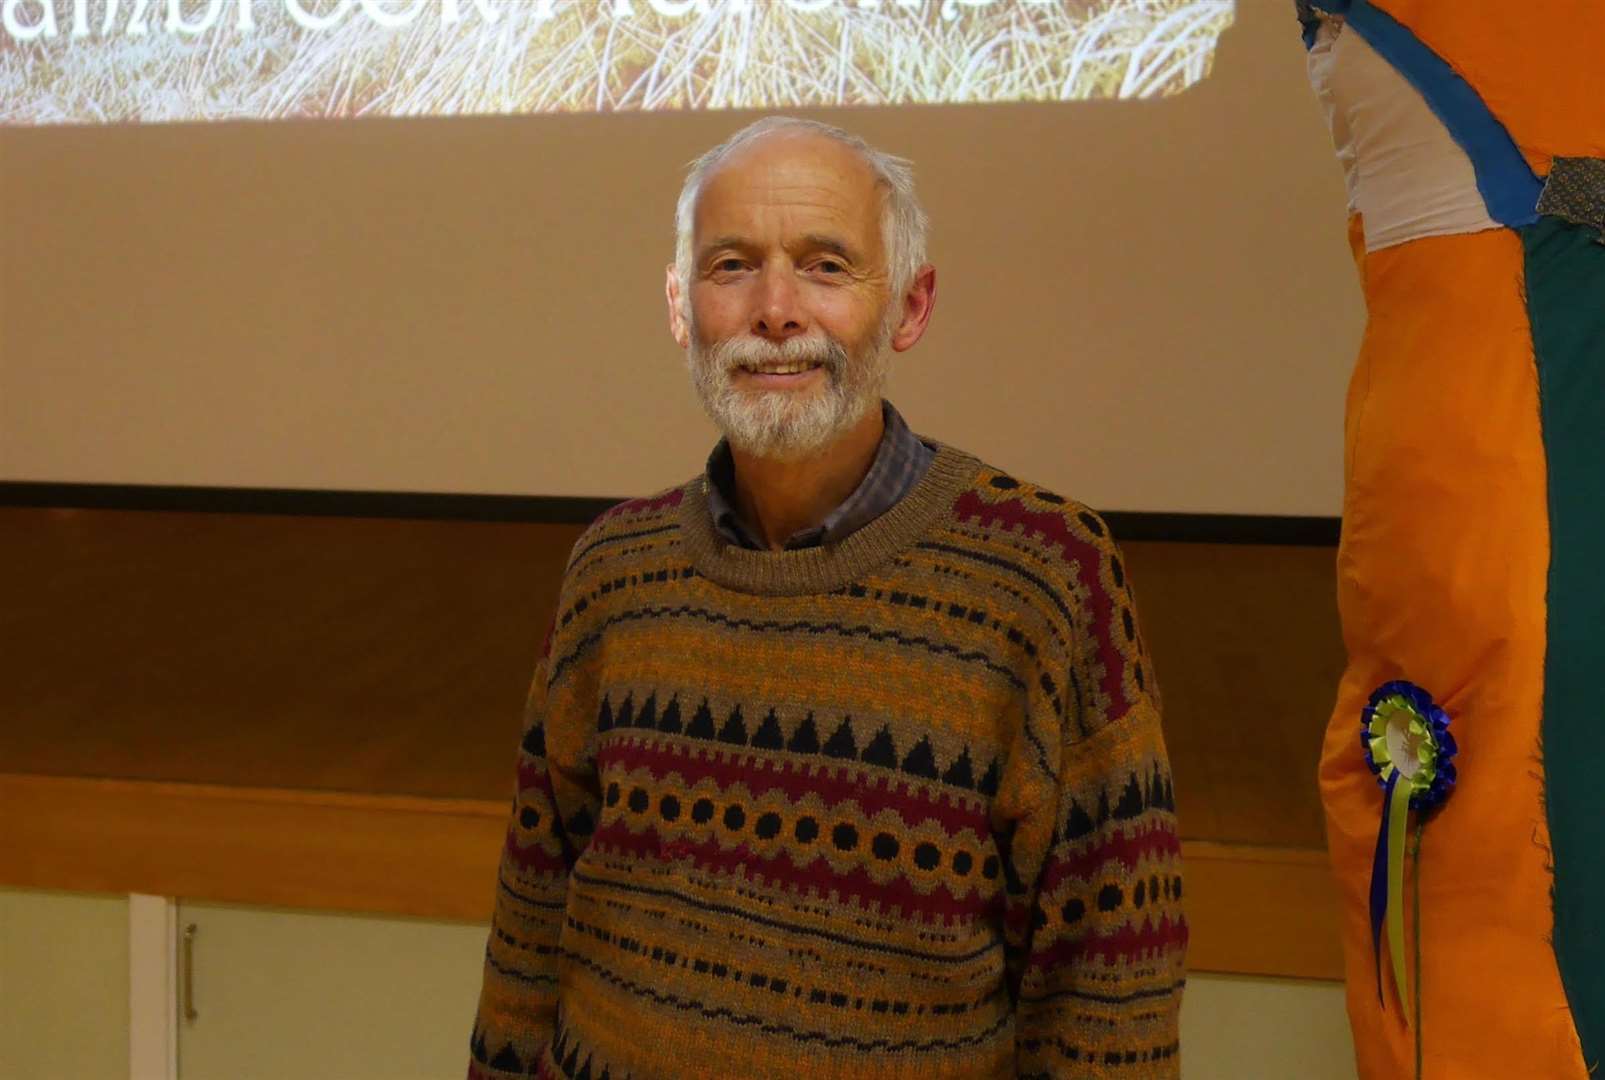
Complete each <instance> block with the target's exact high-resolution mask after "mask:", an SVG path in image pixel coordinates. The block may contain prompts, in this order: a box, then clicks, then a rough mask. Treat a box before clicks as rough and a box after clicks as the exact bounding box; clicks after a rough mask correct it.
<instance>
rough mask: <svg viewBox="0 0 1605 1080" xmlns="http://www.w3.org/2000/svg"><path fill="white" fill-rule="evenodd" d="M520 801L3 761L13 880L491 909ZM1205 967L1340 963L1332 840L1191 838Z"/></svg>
mask: <svg viewBox="0 0 1605 1080" xmlns="http://www.w3.org/2000/svg"><path fill="white" fill-rule="evenodd" d="M506 815H507V804H506V803H505V802H496V801H490V800H480V799H447V798H422V797H417V796H402V795H368V794H347V793H341V792H320V791H292V790H285V789H277V788H240V787H227V786H218V785H207V784H182V783H164V782H157V781H148V780H105V779H93V778H84V777H59V776H41V775H30V774H22V773H0V850H4V851H5V852H7V856H6V858H5V859H4V860H0V885H10V886H17V887H23V888H37V889H68V890H78V891H87V892H112V893H129V892H138V893H151V894H155V895H160V896H177V897H182V898H184V899H189V900H207V901H220V902H229V903H241V904H258V905H270V906H279V907H292V908H309V909H318V910H330V911H350V912H367V913H375V914H389V915H414V916H423V917H429V918H438V919H461V920H466V921H475V922H485V921H488V920H489V918H490V909H491V903H492V898H493V895H494V890H495V885H494V883H495V874H496V861H497V856H498V854H499V852H500V850H501V844H502V837H503V833H504V830H505V828H506V820H507V818H506ZM1182 854H1183V857H1184V858H1185V860H1186V864H1187V869H1186V875H1187V877H1186V881H1187V890H1188V892H1187V914H1188V921H1189V923H1190V924H1191V927H1192V945H1191V950H1190V965H1189V966H1190V967H1191V968H1192V969H1193V970H1195V971H1210V972H1226V973H1236V974H1251V975H1278V976H1292V977H1301V978H1316V979H1338V978H1342V956H1341V953H1340V951H1339V948H1338V935H1337V901H1336V895H1335V893H1334V890H1333V886H1332V881H1331V876H1330V873H1329V871H1328V869H1327V862H1326V855H1325V853H1324V852H1321V851H1312V850H1307V849H1301V848H1275V847H1250V846H1244V845H1232V844H1218V843H1212V842H1209V841H1203V840H1185V841H1183V843H1182Z"/></svg>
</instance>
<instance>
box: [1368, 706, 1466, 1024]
mask: <svg viewBox="0 0 1605 1080" xmlns="http://www.w3.org/2000/svg"><path fill="white" fill-rule="evenodd" d="M1360 748H1361V750H1362V751H1363V752H1364V754H1365V763H1366V765H1367V766H1369V767H1370V769H1371V771H1372V772H1373V773H1374V774H1376V778H1377V785H1378V786H1379V787H1381V788H1382V823H1381V826H1380V827H1379V828H1378V829H1377V846H1376V855H1375V857H1374V858H1373V860H1372V863H1371V950H1372V954H1373V956H1374V957H1375V960H1376V969H1377V1000H1378V1001H1382V1000H1384V999H1383V996H1382V930H1383V927H1384V925H1385V926H1386V927H1387V935H1388V956H1389V959H1390V961H1391V967H1392V969H1393V986H1394V991H1395V993H1396V994H1397V995H1398V1001H1399V1004H1400V1008H1401V1011H1403V1012H1404V1014H1405V1018H1406V1022H1410V1013H1409V1010H1408V1009H1407V1008H1405V1007H1404V1003H1405V1002H1406V1001H1408V1000H1410V999H1409V998H1408V996H1407V995H1406V993H1405V985H1406V982H1407V979H1406V975H1405V966H1404V848H1405V831H1406V825H1407V823H1408V820H1409V816H1410V813H1411V811H1414V812H1415V813H1416V814H1417V815H1418V821H1419V820H1421V817H1420V816H1421V815H1426V814H1428V813H1430V812H1431V811H1432V810H1434V809H1436V808H1437V807H1439V806H1441V805H1443V802H1444V800H1446V799H1448V797H1449V795H1450V793H1451V792H1452V791H1453V790H1454V786H1455V776H1456V774H1455V766H1454V760H1453V759H1454V756H1455V753H1456V751H1457V749H1458V748H1457V747H1456V745H1455V738H1454V735H1453V734H1451V733H1450V731H1449V714H1448V713H1446V712H1444V710H1443V708H1442V707H1441V706H1439V705H1438V703H1437V702H1435V701H1433V700H1432V695H1431V694H1429V693H1427V692H1426V691H1425V690H1423V689H1422V688H1421V687H1419V686H1417V685H1416V684H1415V683H1412V682H1407V681H1405V680H1403V679H1395V680H1393V681H1391V682H1385V683H1383V684H1382V685H1381V686H1379V687H1377V689H1376V690H1375V692H1373V693H1372V694H1371V697H1370V700H1369V701H1367V702H1366V705H1365V708H1364V709H1362V710H1361V711H1360ZM1416 932H1417V933H1420V928H1419V927H1418V928H1417V931H1416ZM1417 977H1418V978H1419V972H1418V973H1417Z"/></svg>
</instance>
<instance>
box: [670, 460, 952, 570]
mask: <svg viewBox="0 0 1605 1080" xmlns="http://www.w3.org/2000/svg"><path fill="white" fill-rule="evenodd" d="M925 441H926V442H927V443H931V440H929V439H927V440H925ZM932 445H934V446H935V447H936V457H935V459H934V460H933V461H932V462H931V465H930V468H928V469H926V470H925V475H924V476H922V477H921V478H920V481H919V483H917V484H916V485H914V488H913V490H911V491H910V492H909V493H908V494H907V495H905V496H903V498H902V499H901V500H899V501H898V502H897V504H896V505H894V506H893V507H892V508H891V509H889V510H887V511H886V512H885V513H884V514H882V515H880V516H879V517H878V518H876V519H875V520H874V521H871V522H870V523H869V524H867V525H865V526H864V527H863V528H861V529H858V530H857V531H855V532H853V533H851V534H850V535H848V536H846V537H844V538H843V539H842V540H840V541H839V542H836V543H826V544H822V545H820V546H818V547H810V548H800V549H797V550H793V551H749V550H747V549H746V548H742V547H738V546H736V545H734V544H731V543H728V542H727V541H726V540H725V539H724V537H722V536H720V535H719V533H718V531H717V529H716V528H715V527H714V524H713V515H712V514H711V513H710V512H709V510H708V477H707V474H706V473H704V474H702V475H699V476H697V477H696V478H695V479H693V480H692V481H690V482H689V483H688V484H686V485H685V487H684V489H683V492H684V494H683V497H682V498H681V500H680V513H679V518H680V534H681V537H682V540H683V542H684V544H685V547H686V553H687V554H688V555H689V556H690V558H691V563H692V565H693V566H695V567H696V569H697V573H699V574H701V575H702V576H703V577H705V578H707V579H708V580H709V581H712V582H714V583H715V584H718V585H723V586H724V587H725V588H727V589H734V590H735V591H737V592H745V593H758V594H764V595H769V596H801V595H804V594H807V593H820V592H829V591H831V590H832V589H839V588H841V587H842V586H843V585H846V584H847V583H848V582H850V581H854V580H856V579H858V578H861V577H864V576H865V575H867V574H870V573H872V572H873V571H875V570H876V569H877V568H879V567H880V566H882V565H883V564H885V563H886V562H888V561H889V560H890V559H892V558H893V557H894V556H895V555H897V554H898V553H899V552H901V551H903V550H904V549H906V548H908V547H909V546H910V545H912V544H913V543H914V542H915V541H916V540H918V539H919V538H920V537H921V536H923V535H924V534H925V533H926V532H927V531H928V530H929V529H930V528H931V526H932V525H934V524H935V523H936V522H937V520H938V519H940V518H941V517H942V516H943V515H944V514H946V513H948V512H949V511H950V510H951V508H952V506H953V501H954V500H955V499H957V498H958V497H959V495H960V494H961V493H962V492H963V491H964V490H965V489H966V488H968V487H970V486H971V485H972V484H973V483H974V482H975V477H976V474H977V473H978V472H979V471H980V467H981V463H980V462H979V461H977V460H976V459H975V458H974V457H973V456H972V455H970V454H967V453H965V452H964V451H962V450H958V449H955V448H954V447H951V446H945V445H943V444H941V443H932Z"/></svg>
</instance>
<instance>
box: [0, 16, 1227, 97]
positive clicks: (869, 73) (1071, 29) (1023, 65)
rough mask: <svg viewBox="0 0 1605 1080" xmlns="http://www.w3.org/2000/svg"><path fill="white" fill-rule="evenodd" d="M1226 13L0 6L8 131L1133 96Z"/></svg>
mask: <svg viewBox="0 0 1605 1080" xmlns="http://www.w3.org/2000/svg"><path fill="white" fill-rule="evenodd" d="M1231 16H1232V4H1231V0H1155V2H1141V0H1139V2H1124V3H1109V2H1107V0H0V17H3V26H4V34H3V36H0V45H3V46H4V48H3V49H0V121H4V122H6V123H11V124H42V123H93V122H108V121H127V120H144V121H164V120H166V121H176V120H220V119H271V118H283V117H335V116H339V117H350V116H438V115H465V114H487V113H545V112H584V111H597V112H602V111H612V110H619V109H646V110H658V109H724V108H741V109H795V108H804V107H820V106H838V105H927V104H951V103H958V102H965V103H986V102H1005V101H1076V100H1087V99H1093V98H1144V97H1153V96H1158V95H1165V94H1172V93H1176V92H1178V91H1181V90H1184V89H1186V88H1187V87H1188V86H1190V85H1191V84H1193V83H1194V82H1196V81H1198V80H1199V79H1200V78H1202V77H1203V76H1204V75H1205V73H1206V72H1207V71H1208V70H1209V64H1210V60H1211V57H1212V55H1213V52H1214V47H1215V42H1216V39H1217V38H1218V37H1219V35H1220V32H1221V31H1222V30H1223V29H1224V28H1225V27H1226V26H1227V25H1228V24H1229V23H1230V21H1231Z"/></svg>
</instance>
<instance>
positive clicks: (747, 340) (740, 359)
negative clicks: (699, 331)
mask: <svg viewBox="0 0 1605 1080" xmlns="http://www.w3.org/2000/svg"><path fill="white" fill-rule="evenodd" d="M708 359H709V360H711V361H712V362H713V365H714V366H715V367H716V368H717V369H718V370H720V371H724V372H732V371H735V370H736V369H737V368H741V367H751V366H755V365H759V364H818V365H819V366H820V367H823V368H824V369H825V370H826V371H828V372H830V373H831V374H838V373H840V372H841V370H842V369H843V368H845V367H846V366H847V360H848V353H847V349H846V347H845V346H843V345H842V343H841V342H839V341H837V340H836V339H835V338H833V337H830V336H828V335H819V336H814V335H809V336H804V337H793V338H787V339H786V340H785V341H783V342H780V343H778V344H777V343H775V342H773V341H766V340H764V339H763V338H760V337H748V336H743V337H732V338H725V339H724V340H723V341H719V342H716V343H715V344H714V345H713V346H712V347H711V348H710V349H709V350H708Z"/></svg>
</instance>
